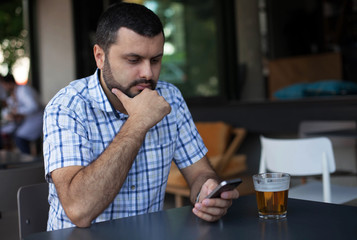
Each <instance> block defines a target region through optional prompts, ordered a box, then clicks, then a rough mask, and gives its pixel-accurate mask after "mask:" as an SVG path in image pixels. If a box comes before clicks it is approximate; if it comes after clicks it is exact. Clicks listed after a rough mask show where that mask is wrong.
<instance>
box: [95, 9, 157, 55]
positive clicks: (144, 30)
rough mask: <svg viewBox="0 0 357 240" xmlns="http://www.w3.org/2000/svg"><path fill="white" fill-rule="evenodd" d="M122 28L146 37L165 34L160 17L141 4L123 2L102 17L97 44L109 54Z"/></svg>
mask: <svg viewBox="0 0 357 240" xmlns="http://www.w3.org/2000/svg"><path fill="white" fill-rule="evenodd" d="M121 27H125V28H128V29H130V30H133V31H134V32H136V33H137V34H140V35H142V36H145V37H154V36H157V35H158V34H160V33H162V34H164V32H163V27H162V23H161V21H160V19H159V17H158V16H157V15H156V14H155V13H154V12H152V11H151V10H150V9H148V8H146V7H145V6H143V5H140V4H135V3H124V2H121V3H117V4H114V5H112V6H111V7H109V8H108V9H107V10H106V11H105V12H104V13H103V14H102V16H101V17H100V19H99V22H98V26H97V31H96V36H95V38H96V44H98V45H99V46H100V47H101V48H102V49H103V50H104V51H105V52H107V51H108V49H109V47H110V46H111V45H112V44H114V43H115V41H116V40H117V32H118V30H119V29H120V28H121Z"/></svg>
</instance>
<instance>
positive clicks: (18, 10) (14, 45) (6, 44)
mask: <svg viewBox="0 0 357 240" xmlns="http://www.w3.org/2000/svg"><path fill="white" fill-rule="evenodd" d="M22 13H23V12H22V1H21V0H12V1H6V2H2V3H0V47H1V50H2V52H3V56H4V60H3V62H2V63H1V64H3V65H6V66H7V67H8V69H9V71H11V69H12V66H13V65H14V63H15V62H16V60H17V59H18V58H20V57H23V56H24V55H25V49H24V48H25V46H24V45H25V38H26V35H27V32H26V31H25V30H24V29H23V17H22Z"/></svg>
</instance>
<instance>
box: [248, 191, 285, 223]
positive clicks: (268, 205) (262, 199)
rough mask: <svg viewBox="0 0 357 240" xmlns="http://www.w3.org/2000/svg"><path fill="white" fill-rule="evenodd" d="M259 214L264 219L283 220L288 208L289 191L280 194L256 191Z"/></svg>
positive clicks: (279, 192)
mask: <svg viewBox="0 0 357 240" xmlns="http://www.w3.org/2000/svg"><path fill="white" fill-rule="evenodd" d="M255 193H256V196H257V205H258V212H259V215H261V217H262V218H265V217H267V218H269V216H270V218H275V217H274V216H278V217H277V218H282V217H285V216H286V213H287V206H288V190H283V191H278V192H259V191H256V192H255Z"/></svg>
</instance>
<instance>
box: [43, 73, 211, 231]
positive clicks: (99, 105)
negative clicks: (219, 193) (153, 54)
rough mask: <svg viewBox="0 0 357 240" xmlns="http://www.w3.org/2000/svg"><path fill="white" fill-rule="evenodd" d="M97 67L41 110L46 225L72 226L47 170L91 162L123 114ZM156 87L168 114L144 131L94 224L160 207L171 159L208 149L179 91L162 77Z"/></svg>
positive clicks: (186, 159)
mask: <svg viewBox="0 0 357 240" xmlns="http://www.w3.org/2000/svg"><path fill="white" fill-rule="evenodd" d="M98 72H99V71H98V70H97V71H96V73H95V74H94V75H92V76H89V77H87V78H83V79H79V80H76V81H73V82H72V83H70V84H69V85H68V86H67V87H65V88H63V89H62V90H60V91H59V92H58V93H57V94H56V95H55V96H54V98H53V99H52V100H51V101H50V102H49V103H48V105H47V107H46V110H45V114H44V127H43V131H44V145H43V148H44V149H43V150H44V161H45V171H46V179H47V181H48V182H49V183H50V184H49V186H50V188H49V203H50V211H49V219H48V224H47V230H55V229H61V228H67V227H73V226H74V225H73V224H72V223H71V221H70V220H69V218H68V217H67V216H66V214H65V212H64V210H63V208H62V205H61V203H60V201H59V198H58V195H57V192H56V189H55V186H54V184H53V183H52V179H51V172H52V171H53V170H55V169H58V168H62V167H67V166H78V165H79V166H87V165H89V164H90V163H92V162H93V161H95V159H96V158H97V157H98V156H99V155H100V154H101V153H102V152H103V151H104V150H105V149H106V148H107V146H108V145H109V144H110V143H111V141H112V140H113V138H114V137H115V135H116V134H117V133H118V132H119V131H120V129H121V127H122V126H123V124H124V123H125V121H126V120H127V119H128V116H127V115H125V114H123V113H120V112H118V111H116V110H115V109H114V108H113V107H112V105H111V104H110V103H109V101H108V99H107V97H106V95H105V94H104V91H103V89H102V87H101V85H100V83H99V78H98ZM156 90H157V91H158V93H159V94H160V95H161V96H163V97H164V98H165V99H166V101H167V102H168V103H169V104H170V105H171V109H172V110H171V113H170V114H168V115H167V116H166V117H165V118H163V120H162V121H161V122H159V123H158V124H157V125H156V126H154V127H153V128H151V129H150V130H149V132H148V133H147V134H146V137H145V140H144V142H143V144H142V146H141V148H140V150H139V152H138V155H137V156H136V159H135V161H134V163H133V165H132V167H131V169H130V171H129V173H128V176H127V178H126V180H125V182H124V184H123V186H122V188H121V190H120V192H119V194H118V195H117V196H116V198H115V199H114V201H113V202H112V203H111V204H110V205H109V206H108V208H107V209H105V210H104V212H103V213H102V214H100V215H99V216H98V217H97V218H96V219H95V220H93V223H95V222H101V221H107V220H111V219H116V218H121V217H127V216H132V215H138V214H143V213H148V212H154V211H159V210H162V208H163V202H164V197H165V188H166V184H167V178H168V174H169V171H170V165H171V162H172V160H174V161H175V163H176V164H177V166H178V167H179V168H184V167H187V166H189V165H191V164H193V163H194V162H196V161H198V160H199V159H201V158H202V157H203V156H204V155H205V154H206V152H207V149H206V147H205V146H204V144H203V141H202V139H201V137H200V135H199V134H198V132H197V129H196V127H195V125H194V122H193V120H192V117H191V114H190V113H189V110H188V108H187V105H186V103H185V101H184V99H183V97H182V95H181V93H180V92H179V90H178V89H177V88H176V87H174V86H173V85H172V84H169V83H165V82H161V81H159V82H158V84H157V88H156Z"/></svg>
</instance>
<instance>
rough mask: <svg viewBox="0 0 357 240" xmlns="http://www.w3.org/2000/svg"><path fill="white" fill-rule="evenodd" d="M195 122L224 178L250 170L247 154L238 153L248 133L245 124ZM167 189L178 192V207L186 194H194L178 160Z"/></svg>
mask: <svg viewBox="0 0 357 240" xmlns="http://www.w3.org/2000/svg"><path fill="white" fill-rule="evenodd" d="M195 124H196V127H197V130H198V132H199V133H200V135H201V137H202V139H203V142H204V143H205V145H206V147H207V149H208V153H207V157H208V159H209V161H210V163H211V164H212V167H213V168H214V169H215V171H216V172H217V174H218V175H219V176H220V177H221V178H224V179H229V178H234V177H235V176H237V175H238V174H239V173H241V172H243V171H244V170H246V164H245V161H246V156H245V155H243V154H238V155H237V154H236V151H237V150H238V148H239V147H240V145H241V143H242V141H243V139H244V137H245V135H246V130H245V129H244V128H233V127H232V126H230V125H228V124H226V123H224V122H196V123H195ZM166 192H167V193H170V194H174V195H175V206H176V207H181V206H183V198H184V197H189V196H190V188H189V187H188V185H187V182H186V180H185V179H184V177H183V176H182V174H181V172H180V170H179V169H178V168H177V166H176V165H175V164H174V163H172V165H171V170H170V174H169V178H168V181H167V187H166Z"/></svg>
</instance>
